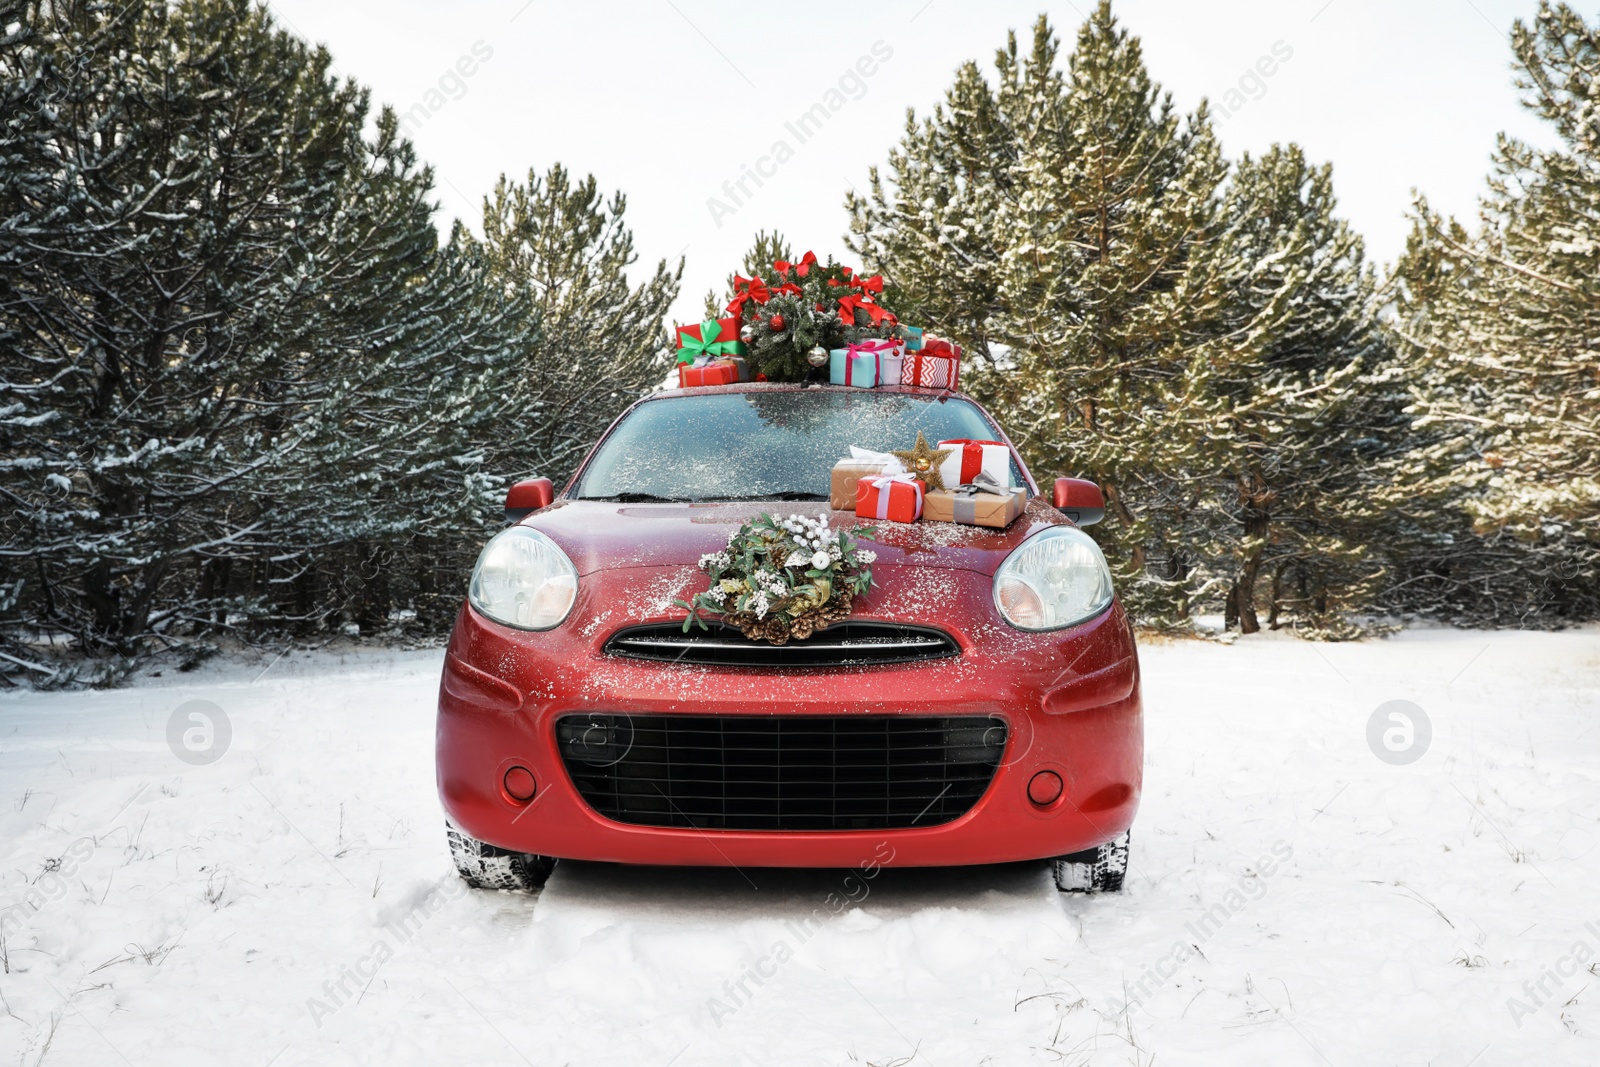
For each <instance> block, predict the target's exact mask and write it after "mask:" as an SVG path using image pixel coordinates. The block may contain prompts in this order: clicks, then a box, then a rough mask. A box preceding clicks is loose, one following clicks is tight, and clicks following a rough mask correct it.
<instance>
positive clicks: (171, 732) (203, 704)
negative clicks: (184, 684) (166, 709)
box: [167, 700, 233, 767]
mask: <svg viewBox="0 0 1600 1067" xmlns="http://www.w3.org/2000/svg"><path fill="white" fill-rule="evenodd" d="M232 742H233V723H232V722H231V721H230V720H229V719H228V713H227V712H225V711H223V710H222V708H221V707H219V706H218V705H216V704H213V703H212V702H211V701H209V700H186V701H184V702H183V703H182V704H179V705H178V706H177V707H176V708H174V709H173V711H172V714H171V715H170V716H168V717H167V747H168V748H170V749H171V750H172V754H173V755H174V756H177V757H178V758H179V759H180V760H182V761H183V762H185V763H188V764H191V765H193V766H195V767H204V766H206V765H207V764H211V763H215V762H217V760H219V759H221V758H222V757H223V755H224V754H225V753H226V752H227V751H228V746H229V745H230V744H232Z"/></svg>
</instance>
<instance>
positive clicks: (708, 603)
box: [673, 515, 878, 645]
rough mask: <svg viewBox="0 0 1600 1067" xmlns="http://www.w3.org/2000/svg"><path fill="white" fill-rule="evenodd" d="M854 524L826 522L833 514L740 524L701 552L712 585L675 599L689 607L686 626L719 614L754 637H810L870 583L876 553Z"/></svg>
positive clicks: (840, 616) (780, 640) (703, 625)
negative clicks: (717, 546) (860, 542)
mask: <svg viewBox="0 0 1600 1067" xmlns="http://www.w3.org/2000/svg"><path fill="white" fill-rule="evenodd" d="M852 533H853V532H852V531H846V530H833V529H829V527H828V516H827V515H823V516H821V517H820V518H816V519H812V518H807V517H806V516H804V515H790V516H789V517H788V518H786V519H785V518H780V517H777V516H774V515H761V516H760V517H758V518H755V519H752V520H750V521H749V522H746V523H744V524H743V525H741V526H740V527H739V528H738V529H737V530H735V531H734V532H733V535H732V536H730V537H729V538H728V547H727V548H724V549H722V550H721V551H718V552H708V553H706V554H705V555H703V556H701V557H700V569H701V570H703V571H705V572H706V573H707V574H708V575H710V577H711V588H710V589H708V590H706V591H705V592H703V593H696V594H695V596H694V600H693V601H692V602H690V601H683V600H675V601H673V603H674V604H676V605H677V606H679V607H681V608H684V609H686V610H687V611H688V612H689V616H688V618H686V619H684V620H683V629H684V631H685V632H688V629H689V626H690V625H691V624H693V623H698V624H699V625H700V628H701V629H707V627H706V622H705V618H703V617H702V616H712V617H715V618H720V619H721V620H722V621H723V622H724V623H726V624H728V625H730V626H735V627H737V628H738V629H739V630H741V631H742V632H743V633H744V635H745V636H746V637H748V638H750V639H751V640H753V641H770V642H771V643H772V644H775V645H781V644H785V643H787V642H788V641H789V639H790V638H794V639H796V640H804V639H805V638H807V637H810V636H811V635H812V634H813V633H815V632H816V631H818V630H824V629H827V627H828V625H829V624H830V623H834V622H838V621H839V620H840V619H843V618H846V617H847V616H848V615H849V614H850V605H851V602H852V601H853V600H854V599H855V598H856V597H858V596H860V595H861V594H863V593H865V592H866V591H867V590H868V589H869V588H871V586H872V562H873V560H875V559H877V558H878V557H877V553H875V552H871V551H869V550H867V549H864V548H860V547H858V546H857V542H856V539H855V537H854V536H852Z"/></svg>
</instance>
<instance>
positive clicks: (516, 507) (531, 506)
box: [506, 478, 556, 522]
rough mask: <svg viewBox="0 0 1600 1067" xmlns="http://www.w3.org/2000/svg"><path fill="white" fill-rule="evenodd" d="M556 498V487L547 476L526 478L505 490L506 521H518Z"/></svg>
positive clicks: (546, 505)
mask: <svg viewBox="0 0 1600 1067" xmlns="http://www.w3.org/2000/svg"><path fill="white" fill-rule="evenodd" d="M555 498H556V487H555V485H554V484H552V483H551V481H550V479H549V478H528V479H526V480H524V481H520V482H518V483H517V484H516V485H513V486H512V487H511V488H510V489H507V490H506V521H507V522H518V521H520V520H521V519H522V518H523V517H524V516H525V515H527V514H528V513H529V512H532V511H538V510H539V509H540V508H547V507H549V506H550V504H551V502H552V501H553V500H555Z"/></svg>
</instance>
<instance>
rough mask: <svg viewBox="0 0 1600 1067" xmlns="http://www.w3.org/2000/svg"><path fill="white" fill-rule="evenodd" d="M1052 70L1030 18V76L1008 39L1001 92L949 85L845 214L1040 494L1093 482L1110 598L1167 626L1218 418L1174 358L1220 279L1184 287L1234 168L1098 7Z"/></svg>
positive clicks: (1199, 373)
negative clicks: (1180, 534)
mask: <svg viewBox="0 0 1600 1067" xmlns="http://www.w3.org/2000/svg"><path fill="white" fill-rule="evenodd" d="M1056 56H1057V44H1056V41H1055V37H1054V34H1053V32H1052V31H1051V28H1050V26H1049V23H1048V21H1047V20H1045V19H1043V18H1041V19H1040V20H1039V22H1038V23H1037V24H1036V25H1035V27H1034V34H1033V45H1032V48H1031V50H1030V51H1029V53H1028V54H1027V55H1026V56H1022V55H1020V54H1019V49H1018V46H1017V42H1016V39H1015V36H1013V37H1012V38H1011V39H1010V40H1009V41H1008V44H1007V47H1006V48H1005V49H1004V50H1003V51H1002V52H1001V53H1000V54H999V56H998V58H997V63H996V66H997V82H998V85H997V87H996V88H994V89H990V88H989V87H988V86H987V85H985V84H984V83H983V81H982V79H981V78H980V77H979V76H978V74H977V72H976V70H975V68H972V67H970V66H969V67H967V68H963V70H962V72H961V73H959V74H958V75H957V84H956V86H955V87H954V88H953V89H952V91H951V93H950V94H949V95H948V97H947V100H946V104H945V107H944V108H943V109H941V110H940V111H938V112H936V113H935V114H934V116H933V117H932V118H930V119H929V120H927V121H926V122H923V123H921V124H918V123H916V122H915V119H914V117H913V119H912V120H911V121H910V122H908V125H907V133H906V135H905V136H904V137H903V138H902V141H901V144H900V146H899V147H898V149H897V150H896V153H895V155H893V156H892V157H891V166H892V167H893V168H894V170H895V172H896V175H897V186H896V189H895V190H894V194H893V198H892V199H891V198H890V196H889V194H888V193H887V192H886V191H885V190H884V189H883V187H882V186H881V184H878V183H875V184H874V188H873V192H872V198H871V200H864V199H860V198H852V199H851V200H850V201H849V206H850V207H851V210H852V213H853V216H854V217H853V220H852V234H853V237H854V240H855V242H856V246H857V247H858V249H859V250H860V251H861V253H862V255H863V256H864V258H865V259H866V260H867V261H868V263H869V264H870V266H871V267H872V269H874V270H882V271H884V272H885V274H886V276H889V277H891V278H893V279H894V280H895V281H896V282H897V283H898V284H899V286H900V288H901V289H902V290H903V291H904V292H906V293H907V294H909V295H910V296H911V298H912V301H913V306H914V307H917V308H920V309H924V310H925V311H926V313H927V314H928V315H929V318H928V319H927V320H926V321H927V324H928V325H929V326H930V327H932V328H934V329H937V330H943V331H947V332H950V333H952V334H954V335H955V336H956V339H957V340H960V341H962V342H963V343H967V344H970V345H971V346H972V347H973V348H974V350H976V351H977V352H979V353H980V355H981V354H984V353H986V352H988V353H990V354H995V353H999V354H1003V356H1004V359H1003V360H1002V361H1000V362H997V363H995V364H989V363H987V362H986V361H983V360H979V361H976V362H975V365H974V366H972V367H969V368H968V370H967V373H968V377H967V379H966V382H967V388H968V389H969V391H971V392H973V393H974V394H976V395H977V396H979V397H980V398H981V399H983V400H985V401H986V402H987V403H989V404H990V405H991V406H992V407H993V408H994V409H995V411H996V413H997V414H998V415H999V416H1000V417H1001V419H1002V421H1003V422H1004V423H1005V424H1006V426H1007V428H1008V429H1009V430H1010V431H1011V433H1012V435H1013V437H1014V439H1016V440H1017V442H1018V444H1019V446H1020V447H1021V448H1022V449H1023V450H1024V452H1025V454H1026V455H1027V458H1028V460H1029V463H1030V466H1032V467H1033V469H1034V470H1035V471H1036V472H1037V473H1038V474H1039V475H1040V476H1041V477H1045V478H1047V479H1048V478H1050V477H1053V476H1055V475H1057V474H1082V475H1085V476H1087V477H1091V478H1094V479H1095V480H1096V481H1098V482H1100V484H1101V486H1102V488H1103V489H1104V490H1105V492H1106V495H1107V501H1108V505H1109V509H1110V515H1109V521H1108V522H1107V523H1105V524H1104V525H1103V526H1101V527H1098V528H1097V536H1098V537H1100V538H1101V539H1102V540H1103V541H1108V542H1110V543H1111V545H1110V547H1111V548H1112V551H1111V552H1110V553H1108V554H1109V555H1110V556H1111V558H1112V559H1114V560H1115V561H1116V563H1115V566H1116V568H1117V570H1118V571H1119V577H1120V579H1121V582H1122V586H1123V590H1124V593H1125V594H1126V595H1128V596H1129V598H1130V600H1131V601H1132V602H1133V604H1134V605H1135V607H1136V610H1137V611H1138V612H1139V614H1140V615H1141V616H1142V617H1143V618H1144V619H1145V620H1146V621H1154V620H1156V619H1160V618H1166V619H1171V618H1174V617H1175V616H1178V615H1181V614H1183V613H1184V612H1185V610H1186V607H1187V597H1188V595H1189V592H1190V589H1189V574H1188V573H1187V571H1186V569H1185V568H1184V567H1183V566H1181V564H1180V565H1178V566H1176V567H1175V566H1174V564H1173V562H1172V561H1173V560H1177V559H1180V557H1181V554H1182V546H1181V545H1179V544H1178V543H1176V541H1175V540H1174V538H1173V536H1172V535H1173V534H1174V533H1175V532H1176V531H1177V530H1178V529H1179V528H1180V526H1181V521H1180V520H1181V519H1182V518H1183V517H1184V513H1185V512H1186V511H1187V510H1188V509H1189V508H1190V507H1191V506H1192V505H1191V500H1192V497H1193V495H1194V492H1195V490H1194V489H1193V487H1192V484H1191V483H1192V481H1193V479H1194V478H1195V477H1196V476H1197V475H1198V472H1197V471H1196V470H1195V461H1196V458H1197V455H1198V452H1197V450H1198V449H1199V447H1200V444H1201V442H1202V441H1203V440H1204V439H1205V437H1206V435H1207V434H1208V433H1209V432H1210V427H1211V426H1212V424H1213V423H1214V421H1215V417H1216V415H1215V412H1214V410H1212V409H1211V408H1209V407H1208V406H1207V405H1206V404H1205V402H1204V396H1203V390H1204V385H1205V375H1206V367H1205V365H1204V363H1203V361H1200V362H1197V361H1196V360H1195V358H1194V353H1192V352H1187V351H1185V350H1184V348H1183V347H1182V343H1181V338H1183V337H1184V335H1185V331H1186V328H1187V327H1188V326H1189V325H1190V324H1191V323H1192V321H1193V320H1194V318H1195V317H1196V316H1197V314H1198V313H1202V312H1208V311H1209V310H1210V307H1211V305H1212V304H1214V303H1215V302H1216V301H1217V300H1218V299H1219V293H1217V292H1215V291H1202V290H1201V289H1199V288H1198V285H1197V283H1198V281H1200V280H1211V281H1213V282H1215V279H1214V278H1213V276H1212V275H1206V276H1205V277H1204V278H1203V279H1196V280H1195V281H1193V282H1190V283H1189V284H1185V279H1186V276H1187V275H1188V272H1189V271H1190V269H1191V268H1190V263H1191V258H1192V256H1193V254H1194V252H1195V249H1196V247H1197V245H1198V243H1199V242H1200V241H1201V240H1203V239H1204V236H1205V234H1206V232H1207V231H1208V228H1209V227H1210V226H1211V224H1212V222H1213V219H1214V216H1215V213H1216V201H1217V194H1218V187H1219V185H1220V183H1221V181H1222V178H1223V176H1224V174H1225V172H1226V166H1225V164H1224V163H1223V161H1222V158H1221V155H1220V153H1219V151H1218V149H1217V145H1216V142H1215V139H1214V137H1213V136H1212V132H1211V126H1210V121H1209V119H1208V118H1207V116H1206V113H1205V111H1204V109H1203V108H1202V109H1201V110H1200V111H1198V112H1196V113H1195V114H1193V115H1191V116H1188V117H1187V118H1185V117H1181V116H1179V115H1178V114H1177V113H1176V111H1175V109H1174V108H1173V105H1172V102H1171V100H1170V98H1169V97H1166V96H1164V95H1163V93H1162V92H1161V90H1160V88H1159V87H1158V86H1157V85H1155V83H1154V82H1153V81H1152V80H1151V78H1150V76H1149V73H1148V71H1147V70H1146V69H1145V66H1144V61H1143V57H1142V52H1141V48H1140V45H1139V42H1138V40H1137V39H1136V38H1134V37H1132V36H1131V35H1129V34H1128V33H1127V32H1126V31H1125V30H1123V29H1122V28H1121V27H1120V26H1118V24H1117V22H1116V19H1115V17H1114V16H1113V15H1112V12H1111V7H1110V4H1109V3H1102V4H1100V5H1099V7H1098V8H1097V9H1096V10H1095V12H1094V14H1093V15H1091V16H1090V18H1089V19H1088V21H1087V22H1086V23H1085V24H1084V25H1083V27H1082V28H1081V30H1080V31H1079V34H1078V40H1077V45H1076V48H1075V50H1074V51H1073V53H1072V55H1071V56H1070V58H1069V59H1068V61H1067V70H1066V73H1065V75H1063V74H1062V72H1061V71H1059V70H1058V69H1057V68H1056ZM962 127H967V128H962ZM899 183H904V184H903V185H901V184H899ZM1179 293H1182V294H1183V296H1184V299H1183V300H1180V299H1178V294H1179ZM942 294H943V295H942ZM941 301H944V303H941ZM941 313H947V314H950V315H951V316H952V317H951V319H949V320H948V321H946V320H943V319H941V318H940V317H939V316H940V314H941ZM998 346H1003V348H1002V347H998Z"/></svg>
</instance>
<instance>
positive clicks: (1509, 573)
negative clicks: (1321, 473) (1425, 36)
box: [1394, 0, 1600, 624]
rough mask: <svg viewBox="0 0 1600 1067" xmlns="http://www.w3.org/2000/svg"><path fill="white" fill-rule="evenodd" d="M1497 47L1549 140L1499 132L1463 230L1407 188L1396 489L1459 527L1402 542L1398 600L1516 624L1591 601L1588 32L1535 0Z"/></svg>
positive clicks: (1597, 266)
mask: <svg viewBox="0 0 1600 1067" xmlns="http://www.w3.org/2000/svg"><path fill="white" fill-rule="evenodd" d="M1512 50H1513V54H1514V62H1515V67H1516V69H1517V71H1518V78H1517V86H1518V88H1519V89H1521V90H1522V91H1523V93H1524V103H1525V104H1526V106H1527V107H1528V108H1529V109H1530V110H1532V111H1533V112H1535V113H1536V114H1538V115H1539V116H1540V117H1541V118H1542V119H1544V120H1545V121H1546V122H1547V123H1549V125H1550V128H1551V130H1552V131H1553V132H1554V134H1555V135H1556V138H1557V140H1558V142H1559V143H1558V144H1557V145H1556V146H1555V147H1553V148H1549V149H1541V148H1537V147H1535V146H1533V145H1530V144H1526V143H1523V142H1521V141H1518V140H1516V139H1514V138H1511V137H1509V136H1505V135H1502V136H1501V138H1500V141H1499V146H1498V148H1497V150H1496V153H1495V166H1494V172H1493V174H1492V176H1491V178H1490V180H1489V188H1488V192H1487V194H1486V195H1485V196H1484V197H1483V199H1482V201H1481V207H1480V212H1479V227H1478V229H1477V231H1476V232H1469V231H1468V229H1467V228H1466V227H1464V226H1462V225H1461V224H1459V223H1457V222H1455V221H1454V220H1450V219H1445V218H1442V217H1440V216H1439V215H1438V213H1436V212H1435V211H1434V210H1432V209H1431V208H1430V207H1429V205H1428V203H1427V201H1426V200H1425V199H1424V200H1419V202H1418V205H1417V226H1416V230H1415V232H1414V233H1413V235H1412V240H1411V243H1410V245H1409V246H1408V249H1407V252H1406V255H1405V257H1404V259H1403V260H1402V262H1401V263H1400V265H1399V268H1398V271H1397V285H1396V312H1395V316H1394V327H1395V333H1396V334H1397V336H1398V338H1399V343H1400V344H1401V346H1402V348H1403V350H1404V352H1405V354H1406V355H1407V357H1408V359H1409V361H1410V363H1411V371H1412V373H1411V380H1412V383H1413V389H1414V392H1415V409H1414V410H1415V414H1416V415H1417V430H1418V431H1419V433H1420V434H1421V435H1422V442H1421V443H1420V445H1419V446H1418V447H1417V448H1416V449H1414V450H1413V452H1412V453H1411V455H1410V456H1409V457H1408V462H1407V464H1406V465H1405V468H1404V474H1405V477H1404V478H1402V479H1401V480H1400V482H1399V483H1398V491H1399V493H1400V495H1401V497H1402V498H1409V499H1408V501H1406V500H1403V502H1404V503H1406V506H1408V507H1410V508H1411V509H1412V510H1413V511H1414V512H1426V511H1428V510H1434V511H1436V512H1444V513H1446V514H1448V513H1449V512H1452V511H1453V512H1455V513H1456V514H1457V515H1459V516H1462V517H1464V518H1465V519H1466V520H1467V521H1468V522H1469V523H1470V527H1471V530H1472V531H1473V532H1472V533H1471V534H1469V533H1468V531H1467V529H1465V528H1464V527H1465V526H1466V525H1467V523H1461V524H1460V525H1456V524H1453V523H1452V524H1445V525H1444V527H1443V529H1436V530H1433V531H1429V532H1430V533H1431V534H1432V536H1428V537H1425V538H1420V539H1413V540H1411V541H1410V542H1409V543H1408V544H1407V545H1406V546H1405V549H1406V551H1405V552H1404V561H1403V562H1404V567H1403V570H1404V575H1403V580H1404V581H1405V583H1406V585H1405V591H1406V593H1407V594H1408V595H1407V596H1405V597H1402V598H1399V603H1400V604H1401V606H1404V607H1408V608H1412V609H1420V610H1426V611H1431V612H1436V613H1443V614H1445V615H1446V616H1447V617H1452V618H1456V619H1460V620H1463V621H1468V620H1470V621H1480V622H1481V621H1494V622H1500V623H1517V624H1527V623H1532V622H1541V621H1542V622H1562V621H1569V620H1573V619H1587V618H1594V617H1595V615H1596V613H1597V612H1600V355H1597V353H1596V343H1597V342H1596V337H1597V336H1600V122H1597V118H1596V112H1595V108H1594V101H1595V99H1596V97H1597V96H1600V74H1597V71H1600V26H1595V25H1591V24H1590V23H1588V22H1587V21H1586V20H1585V19H1584V17H1583V16H1582V15H1581V14H1580V13H1578V12H1577V11H1576V10H1575V9H1573V8H1572V7H1571V6H1569V5H1567V4H1564V3H1556V4H1552V3H1549V2H1548V0H1545V2H1541V4H1540V7H1539V12H1538V15H1537V16H1536V17H1535V18H1534V20H1533V21H1532V24H1531V25H1530V24H1528V23H1525V22H1523V21H1521V20H1519V21H1518V22H1517V23H1516V25H1515V27H1514V28H1513V31H1512ZM1430 525H1432V524H1430Z"/></svg>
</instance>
